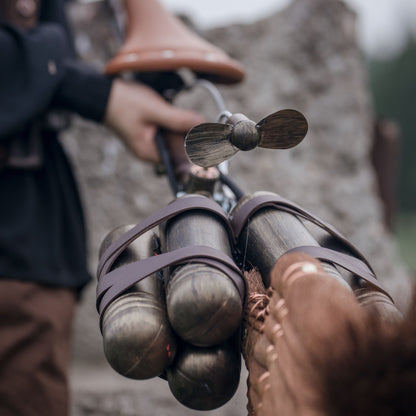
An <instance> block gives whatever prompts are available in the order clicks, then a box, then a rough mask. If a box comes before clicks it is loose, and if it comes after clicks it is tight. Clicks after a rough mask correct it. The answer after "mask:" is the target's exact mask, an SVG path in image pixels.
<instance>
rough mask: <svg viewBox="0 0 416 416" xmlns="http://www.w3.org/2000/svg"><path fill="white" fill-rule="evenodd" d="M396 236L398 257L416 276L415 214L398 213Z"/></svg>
mask: <svg viewBox="0 0 416 416" xmlns="http://www.w3.org/2000/svg"><path fill="white" fill-rule="evenodd" d="M396 236H397V240H398V244H399V249H400V255H401V257H402V259H403V261H404V262H405V263H406V264H407V265H408V266H409V267H410V269H411V270H412V271H413V274H414V275H415V276H416V212H409V213H400V215H399V216H398V219H397V224H396Z"/></svg>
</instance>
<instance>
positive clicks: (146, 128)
mask: <svg viewBox="0 0 416 416" xmlns="http://www.w3.org/2000/svg"><path fill="white" fill-rule="evenodd" d="M104 122H105V124H106V125H107V126H108V127H110V128H112V129H113V130H114V131H115V132H116V133H117V134H118V135H119V136H120V138H121V139H122V140H123V141H124V143H125V144H126V146H127V147H128V148H129V149H130V150H131V151H132V152H133V154H134V155H136V156H137V157H138V158H140V159H142V160H146V161H150V162H159V161H160V158H159V153H158V150H157V147H156V144H155V140H154V137H155V133H156V130H157V128H158V127H162V128H164V129H166V130H168V131H171V132H173V133H177V134H176V135H174V136H176V137H177V136H178V134H179V135H181V137H182V138H183V137H185V134H186V133H187V132H188V131H189V130H190V129H191V128H192V127H194V126H195V125H196V124H200V123H203V122H204V119H203V118H202V117H201V116H200V115H199V114H197V113H194V112H192V111H188V110H182V109H179V108H176V107H174V106H172V105H171V104H169V103H168V102H167V101H166V100H164V99H163V98H162V97H161V96H160V95H159V94H157V93H156V92H155V91H154V90H152V89H151V88H149V87H146V86H145V85H142V84H139V83H133V82H126V81H123V80H120V79H116V80H114V82H113V86H112V88H111V91H110V98H109V101H108V104H107V109H106V114H105V119H104ZM179 142H180V143H179ZM174 146H175V147H178V146H180V147H182V148H183V139H182V140H180V141H178V140H177V139H176V140H175V143H174Z"/></svg>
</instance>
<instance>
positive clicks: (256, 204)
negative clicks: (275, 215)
mask: <svg viewBox="0 0 416 416" xmlns="http://www.w3.org/2000/svg"><path fill="white" fill-rule="evenodd" d="M266 207H274V208H277V209H279V210H281V211H285V212H288V213H290V214H293V215H295V216H298V217H302V218H304V219H306V220H308V221H310V222H312V223H313V224H315V225H317V226H318V227H320V228H322V229H324V230H325V231H326V232H327V233H329V234H330V235H332V236H333V237H335V238H336V239H337V240H338V241H339V242H340V243H341V244H342V246H344V247H345V249H346V250H347V251H348V252H349V253H351V254H352V255H353V256H355V257H358V258H359V259H361V260H362V261H363V262H364V263H365V264H366V265H367V267H368V268H369V269H370V271H371V272H372V273H373V274H375V273H374V270H373V269H372V268H371V265H370V264H369V263H368V261H367V260H366V258H365V257H364V255H363V254H361V252H360V251H359V250H358V249H357V248H356V247H355V246H354V245H353V244H351V243H350V242H349V241H348V240H347V239H346V238H345V237H344V236H343V235H342V234H341V233H340V232H339V231H338V230H336V229H335V228H334V227H333V226H332V225H330V224H328V223H326V222H325V221H323V220H321V219H319V218H318V217H316V216H314V215H313V214H311V213H310V212H308V211H306V210H305V209H303V208H302V207H300V206H299V205H296V204H295V203H293V202H292V201H289V200H288V199H285V198H283V197H281V196H280V195H277V194H270V195H259V196H256V197H254V198H252V199H250V200H249V201H247V202H245V203H244V205H242V206H241V207H240V208H239V209H238V210H237V212H236V213H235V215H234V216H233V218H232V219H231V227H232V228H233V232H234V236H235V238H236V239H238V238H239V236H240V234H241V231H242V230H243V228H244V226H245V225H246V223H247V221H248V219H249V218H250V217H251V216H253V215H254V214H255V213H256V212H257V211H258V210H260V209H262V208H266Z"/></svg>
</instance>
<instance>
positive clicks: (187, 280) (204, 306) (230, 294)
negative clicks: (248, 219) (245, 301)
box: [163, 196, 243, 347]
mask: <svg viewBox="0 0 416 416" xmlns="http://www.w3.org/2000/svg"><path fill="white" fill-rule="evenodd" d="M185 198H186V196H185ZM194 245H197V246H208V247H211V248H216V249H218V250H220V251H222V252H223V253H226V254H228V255H229V256H231V248H230V242H229V237H228V234H227V231H226V229H225V226H224V224H223V223H222V220H221V219H219V218H217V217H216V216H215V215H214V214H211V213H208V212H206V211H203V210H192V211H188V212H186V213H183V214H180V215H178V216H177V217H175V218H174V219H172V220H171V221H169V222H168V223H167V224H166V227H165V229H164V242H163V246H164V247H163V251H165V250H166V251H172V250H175V249H178V248H181V247H187V246H194ZM168 275H169V278H168V283H167V286H166V307H167V311H168V316H169V321H170V323H171V325H172V327H173V329H174V330H175V332H176V333H177V334H178V335H179V336H180V337H181V338H182V339H183V340H184V341H186V342H188V343H190V344H193V345H196V346H200V347H207V346H212V345H218V344H220V343H222V342H224V341H225V340H226V339H227V338H229V337H230V336H231V335H232V334H233V333H234V332H235V331H236V329H237V328H238V327H239V325H240V323H241V319H242V312H243V310H242V309H243V308H242V299H241V297H240V293H239V291H238V289H237V288H236V286H235V284H234V282H233V281H232V280H231V279H230V278H229V277H228V276H227V275H226V274H225V273H224V272H222V271H221V270H219V269H217V268H215V267H213V266H210V265H206V264H203V263H198V262H196V261H193V262H192V263H189V264H185V265H183V266H179V267H174V268H170V270H169V271H168Z"/></svg>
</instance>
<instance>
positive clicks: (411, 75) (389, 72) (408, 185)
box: [369, 39, 416, 211]
mask: <svg viewBox="0 0 416 416" xmlns="http://www.w3.org/2000/svg"><path fill="white" fill-rule="evenodd" d="M369 70H370V83H371V90H372V94H373V98H374V107H375V111H376V114H377V115H378V116H380V117H382V118H388V119H392V120H394V121H396V122H397V123H398V124H399V126H400V129H401V159H400V172H399V184H398V185H399V195H398V197H399V204H400V209H401V210H402V211H415V210H416V192H415V190H416V162H415V158H416V42H415V40H414V39H409V42H408V44H407V46H406V48H405V49H404V50H403V51H402V52H401V53H400V54H399V55H398V56H396V57H394V58H392V59H390V60H384V61H374V60H373V61H370V64H369Z"/></svg>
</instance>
